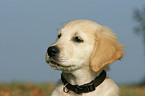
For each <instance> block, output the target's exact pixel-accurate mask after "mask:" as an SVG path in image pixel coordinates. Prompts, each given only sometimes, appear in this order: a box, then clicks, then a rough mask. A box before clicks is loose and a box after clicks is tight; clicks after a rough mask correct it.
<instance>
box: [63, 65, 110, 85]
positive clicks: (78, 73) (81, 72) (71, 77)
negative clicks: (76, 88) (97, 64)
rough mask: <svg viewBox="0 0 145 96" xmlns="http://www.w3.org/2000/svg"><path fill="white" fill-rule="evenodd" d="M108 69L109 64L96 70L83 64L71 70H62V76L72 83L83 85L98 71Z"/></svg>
mask: <svg viewBox="0 0 145 96" xmlns="http://www.w3.org/2000/svg"><path fill="white" fill-rule="evenodd" d="M103 70H105V71H108V70H109V66H105V67H104V68H102V69H101V70H100V71H98V72H94V71H93V70H92V68H91V67H88V66H84V67H83V68H80V69H78V70H75V71H72V72H62V74H63V76H64V78H65V79H66V80H67V81H68V82H69V83H70V84H72V85H83V84H86V83H89V82H90V81H92V80H94V79H95V78H96V77H97V76H99V75H100V73H101V72H102V71H103Z"/></svg>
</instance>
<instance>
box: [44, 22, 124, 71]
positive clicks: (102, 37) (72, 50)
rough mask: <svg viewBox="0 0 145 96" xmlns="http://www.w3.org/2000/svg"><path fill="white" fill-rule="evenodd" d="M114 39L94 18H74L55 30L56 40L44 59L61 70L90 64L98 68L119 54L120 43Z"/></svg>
mask: <svg viewBox="0 0 145 96" xmlns="http://www.w3.org/2000/svg"><path fill="white" fill-rule="evenodd" d="M116 39H117V38H116V37H115V36H114V34H113V33H112V32H111V31H110V30H109V29H108V28H106V27H102V26H101V25H99V24H97V23H95V22H93V21H89V20H74V21H71V22H68V23H66V24H65V25H64V26H63V27H62V28H61V29H60V31H59V32H58V36H57V40H56V42H55V43H54V44H52V45H51V46H50V47H49V48H48V50H47V54H46V62H47V63H49V64H50V66H51V67H52V68H54V69H57V70H62V71H69V72H70V71H74V70H77V69H80V68H82V67H84V66H87V67H90V65H91V68H92V69H93V71H98V70H100V69H101V68H103V67H104V66H105V65H107V64H110V63H113V62H114V61H115V60H117V59H119V58H121V57H122V45H121V44H119V43H118V41H117V40H116ZM89 64H90V65H89Z"/></svg>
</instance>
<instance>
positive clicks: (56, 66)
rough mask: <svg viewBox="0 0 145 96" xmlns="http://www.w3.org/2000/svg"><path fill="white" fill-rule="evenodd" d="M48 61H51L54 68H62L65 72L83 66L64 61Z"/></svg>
mask: <svg viewBox="0 0 145 96" xmlns="http://www.w3.org/2000/svg"><path fill="white" fill-rule="evenodd" d="M47 63H49V65H50V66H51V67H52V68H53V69H56V70H61V71H65V72H69V71H75V70H77V69H80V68H81V67H79V66H75V65H63V64H62V62H56V61H54V60H51V61H47Z"/></svg>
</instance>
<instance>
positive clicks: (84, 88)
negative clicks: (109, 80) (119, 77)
mask: <svg viewBox="0 0 145 96" xmlns="http://www.w3.org/2000/svg"><path fill="white" fill-rule="evenodd" d="M105 78H106V72H105V71H104V70H103V71H102V72H101V73H100V75H99V76H98V77H96V78H95V79H94V80H92V81H91V82H90V83H87V84H84V85H72V84H70V83H69V82H68V81H67V80H66V79H65V78H64V77H63V75H62V74H61V80H62V82H63V84H64V89H63V91H64V92H66V91H65V87H66V88H67V89H68V91H67V92H69V90H71V91H73V92H75V93H76V94H81V93H87V92H92V91H94V90H95V87H97V86H99V85H100V84H101V83H102V82H103V81H104V80H105ZM67 92H66V93H67Z"/></svg>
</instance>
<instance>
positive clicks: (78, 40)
mask: <svg viewBox="0 0 145 96" xmlns="http://www.w3.org/2000/svg"><path fill="white" fill-rule="evenodd" d="M73 40H74V41H75V42H78V43H81V42H84V40H82V38H80V37H79V36H75V37H74V39H73Z"/></svg>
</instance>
